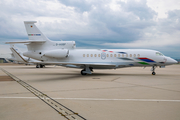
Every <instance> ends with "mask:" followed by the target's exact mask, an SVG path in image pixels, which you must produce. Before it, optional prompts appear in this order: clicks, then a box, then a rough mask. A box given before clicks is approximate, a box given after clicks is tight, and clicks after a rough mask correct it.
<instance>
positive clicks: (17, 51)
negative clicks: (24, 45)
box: [10, 44, 28, 63]
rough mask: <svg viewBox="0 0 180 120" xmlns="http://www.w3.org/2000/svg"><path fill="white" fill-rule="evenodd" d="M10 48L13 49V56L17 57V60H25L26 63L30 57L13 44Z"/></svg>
mask: <svg viewBox="0 0 180 120" xmlns="http://www.w3.org/2000/svg"><path fill="white" fill-rule="evenodd" d="M10 49H11V51H12V54H13V56H14V57H15V58H16V61H18V62H25V63H26V62H27V60H28V58H27V57H25V56H23V55H22V53H21V52H20V51H19V50H18V48H17V47H15V46H14V45H12V44H11V47H10Z"/></svg>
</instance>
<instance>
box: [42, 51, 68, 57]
mask: <svg viewBox="0 0 180 120" xmlns="http://www.w3.org/2000/svg"><path fill="white" fill-rule="evenodd" d="M43 56H46V57H53V58H66V57H68V56H69V50H68V49H56V50H50V51H47V52H45V53H44V54H43Z"/></svg>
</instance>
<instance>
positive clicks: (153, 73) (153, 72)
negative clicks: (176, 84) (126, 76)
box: [151, 66, 156, 75]
mask: <svg viewBox="0 0 180 120" xmlns="http://www.w3.org/2000/svg"><path fill="white" fill-rule="evenodd" d="M155 69H156V68H155V66H152V69H151V71H152V75H156V72H155Z"/></svg>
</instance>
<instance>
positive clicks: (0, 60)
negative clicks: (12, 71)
mask: <svg viewBox="0 0 180 120" xmlns="http://www.w3.org/2000/svg"><path fill="white" fill-rule="evenodd" d="M0 63H8V60H7V59H5V58H0Z"/></svg>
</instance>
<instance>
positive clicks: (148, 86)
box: [115, 81, 180, 92]
mask: <svg viewBox="0 0 180 120" xmlns="http://www.w3.org/2000/svg"><path fill="white" fill-rule="evenodd" d="M115 82H117V83H124V84H128V85H135V86H140V87H148V88H154V89H160V90H166V91H172V92H180V91H177V90H170V89H164V88H159V87H154V86H156V85H152V86H147V85H139V84H133V83H126V82H119V81H115Z"/></svg>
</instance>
